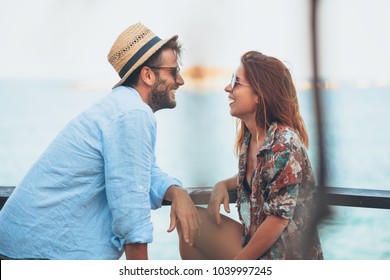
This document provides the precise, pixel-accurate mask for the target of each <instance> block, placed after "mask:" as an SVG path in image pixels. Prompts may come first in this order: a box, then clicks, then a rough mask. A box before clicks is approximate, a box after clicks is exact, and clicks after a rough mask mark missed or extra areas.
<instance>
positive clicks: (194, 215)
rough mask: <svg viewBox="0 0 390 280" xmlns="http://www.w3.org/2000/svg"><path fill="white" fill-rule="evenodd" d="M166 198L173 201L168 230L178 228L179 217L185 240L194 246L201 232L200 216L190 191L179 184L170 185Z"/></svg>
mask: <svg viewBox="0 0 390 280" xmlns="http://www.w3.org/2000/svg"><path fill="white" fill-rule="evenodd" d="M165 199H166V200H169V201H172V205H171V215H170V216H171V223H170V226H169V229H168V232H172V231H173V230H174V229H175V228H176V225H177V219H178V220H179V222H180V224H181V227H182V230H183V237H184V240H185V242H187V243H188V244H189V245H190V246H192V245H193V243H194V240H195V237H196V236H197V235H198V234H199V229H200V217H199V214H198V210H196V207H195V205H194V203H193V202H192V200H191V198H190V196H189V194H188V192H187V191H186V190H185V189H183V188H180V187H178V186H170V187H169V188H168V190H167V192H166V194H165Z"/></svg>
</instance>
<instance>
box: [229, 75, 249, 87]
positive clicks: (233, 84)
mask: <svg viewBox="0 0 390 280" xmlns="http://www.w3.org/2000/svg"><path fill="white" fill-rule="evenodd" d="M237 78H238V77H237V75H236V74H235V73H233V75H232V80H231V81H230V86H231V87H232V89H234V87H235V86H236V85H246V86H250V84H247V83H242V82H239V81H237Z"/></svg>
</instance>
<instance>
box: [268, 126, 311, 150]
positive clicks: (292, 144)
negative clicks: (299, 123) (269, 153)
mask: <svg viewBox="0 0 390 280" xmlns="http://www.w3.org/2000/svg"><path fill="white" fill-rule="evenodd" d="M277 145H278V146H280V145H281V146H285V147H286V148H289V149H291V150H296V149H297V148H301V147H302V146H304V144H303V142H302V139H301V137H300V136H299V134H298V133H297V132H296V131H295V130H294V129H292V128H291V127H289V126H286V125H282V124H278V125H277V127H276V129H275V136H274V146H277Z"/></svg>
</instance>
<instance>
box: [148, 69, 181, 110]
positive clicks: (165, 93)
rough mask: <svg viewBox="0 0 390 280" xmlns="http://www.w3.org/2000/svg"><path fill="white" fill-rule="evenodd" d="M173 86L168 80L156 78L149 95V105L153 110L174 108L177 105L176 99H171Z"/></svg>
mask: <svg viewBox="0 0 390 280" xmlns="http://www.w3.org/2000/svg"><path fill="white" fill-rule="evenodd" d="M170 90H171V88H170V86H169V85H168V84H167V82H166V81H164V80H162V79H160V77H159V76H157V78H156V82H155V84H154V85H153V88H152V90H151V92H150V95H149V102H148V104H149V106H150V108H152V110H153V112H156V111H158V110H161V109H172V108H175V107H176V100H174V99H171V98H170V96H169V92H170Z"/></svg>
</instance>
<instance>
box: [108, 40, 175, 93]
mask: <svg viewBox="0 0 390 280" xmlns="http://www.w3.org/2000/svg"><path fill="white" fill-rule="evenodd" d="M177 38H178V36H177V35H174V36H172V37H171V38H169V39H165V40H161V41H159V42H158V43H156V44H155V45H153V47H151V48H150V49H149V50H147V51H146V52H145V54H144V55H143V56H141V58H140V59H139V60H138V61H137V62H136V63H134V65H133V66H132V67H131V68H130V69H129V71H127V72H126V74H125V75H124V76H123V77H122V79H121V80H120V81H119V82H118V83H116V84H115V85H114V87H113V89H114V88H116V87H119V86H121V85H122V84H123V83H124V82H125V81H126V79H127V78H128V77H129V76H130V75H131V73H133V72H134V71H135V70H136V69H137V68H138V67H140V66H141V65H142V64H144V63H145V61H146V60H148V59H149V58H150V57H151V56H152V55H153V54H155V53H156V52H157V51H158V50H159V49H161V48H162V46H164V45H165V44H166V43H167V42H169V41H171V40H173V39H175V40H176V39H177Z"/></svg>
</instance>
